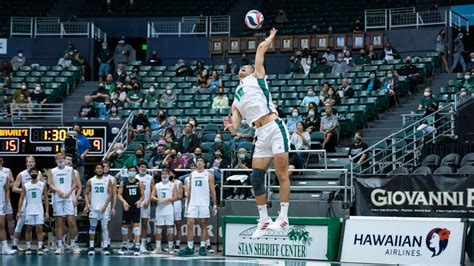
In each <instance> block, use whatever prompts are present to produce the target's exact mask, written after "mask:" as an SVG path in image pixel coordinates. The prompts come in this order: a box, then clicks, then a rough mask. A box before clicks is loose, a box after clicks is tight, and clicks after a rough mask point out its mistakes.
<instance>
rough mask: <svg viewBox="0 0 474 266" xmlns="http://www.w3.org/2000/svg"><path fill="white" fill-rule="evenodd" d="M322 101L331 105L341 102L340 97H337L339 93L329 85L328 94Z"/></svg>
mask: <svg viewBox="0 0 474 266" xmlns="http://www.w3.org/2000/svg"><path fill="white" fill-rule="evenodd" d="M323 103H324V105H326V104H330V105H333V106H334V105H339V104H341V98H340V97H339V93H337V92H336V90H335V89H334V88H333V87H329V89H328V95H327V96H326V98H324V101H323Z"/></svg>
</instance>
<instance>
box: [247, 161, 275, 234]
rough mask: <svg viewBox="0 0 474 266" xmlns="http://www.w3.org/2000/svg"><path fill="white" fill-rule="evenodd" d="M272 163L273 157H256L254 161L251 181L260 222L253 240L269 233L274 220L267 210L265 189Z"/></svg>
mask: <svg viewBox="0 0 474 266" xmlns="http://www.w3.org/2000/svg"><path fill="white" fill-rule="evenodd" d="M271 161H272V157H254V158H253V159H252V174H251V176H250V181H251V183H252V187H253V190H254V193H255V201H256V203H257V209H258V214H259V217H260V219H259V221H258V224H257V228H256V229H255V231H254V233H253V235H252V238H253V239H256V238H259V237H261V236H262V235H264V234H265V232H266V231H267V228H268V226H269V225H270V224H271V223H272V219H271V218H270V216H268V209H267V193H266V192H267V191H266V189H265V174H266V170H267V169H268V166H269V165H270V163H271Z"/></svg>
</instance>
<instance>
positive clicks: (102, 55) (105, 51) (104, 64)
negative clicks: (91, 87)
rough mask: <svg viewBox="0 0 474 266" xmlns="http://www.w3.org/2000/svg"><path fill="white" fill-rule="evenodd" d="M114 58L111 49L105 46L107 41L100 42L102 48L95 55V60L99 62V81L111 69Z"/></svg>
mask: <svg viewBox="0 0 474 266" xmlns="http://www.w3.org/2000/svg"><path fill="white" fill-rule="evenodd" d="M113 59H114V56H113V53H112V50H110V49H109V48H108V47H107V42H103V43H102V49H100V50H99V53H98V55H97V62H98V63H99V81H102V80H103V78H104V77H105V76H107V75H108V74H110V72H111V70H112V66H111V63H112V60H113Z"/></svg>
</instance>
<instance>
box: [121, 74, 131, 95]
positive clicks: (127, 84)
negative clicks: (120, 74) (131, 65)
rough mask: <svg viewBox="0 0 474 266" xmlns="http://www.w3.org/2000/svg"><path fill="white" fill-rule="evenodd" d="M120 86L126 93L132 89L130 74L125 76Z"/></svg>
mask: <svg viewBox="0 0 474 266" xmlns="http://www.w3.org/2000/svg"><path fill="white" fill-rule="evenodd" d="M122 87H123V89H124V90H125V91H126V92H127V93H128V92H129V91H131V90H132V89H133V83H132V78H131V77H130V76H126V77H125V82H124V83H123V84H122Z"/></svg>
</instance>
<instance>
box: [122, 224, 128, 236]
mask: <svg viewBox="0 0 474 266" xmlns="http://www.w3.org/2000/svg"><path fill="white" fill-rule="evenodd" d="M122 235H128V227H125V226H122Z"/></svg>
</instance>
